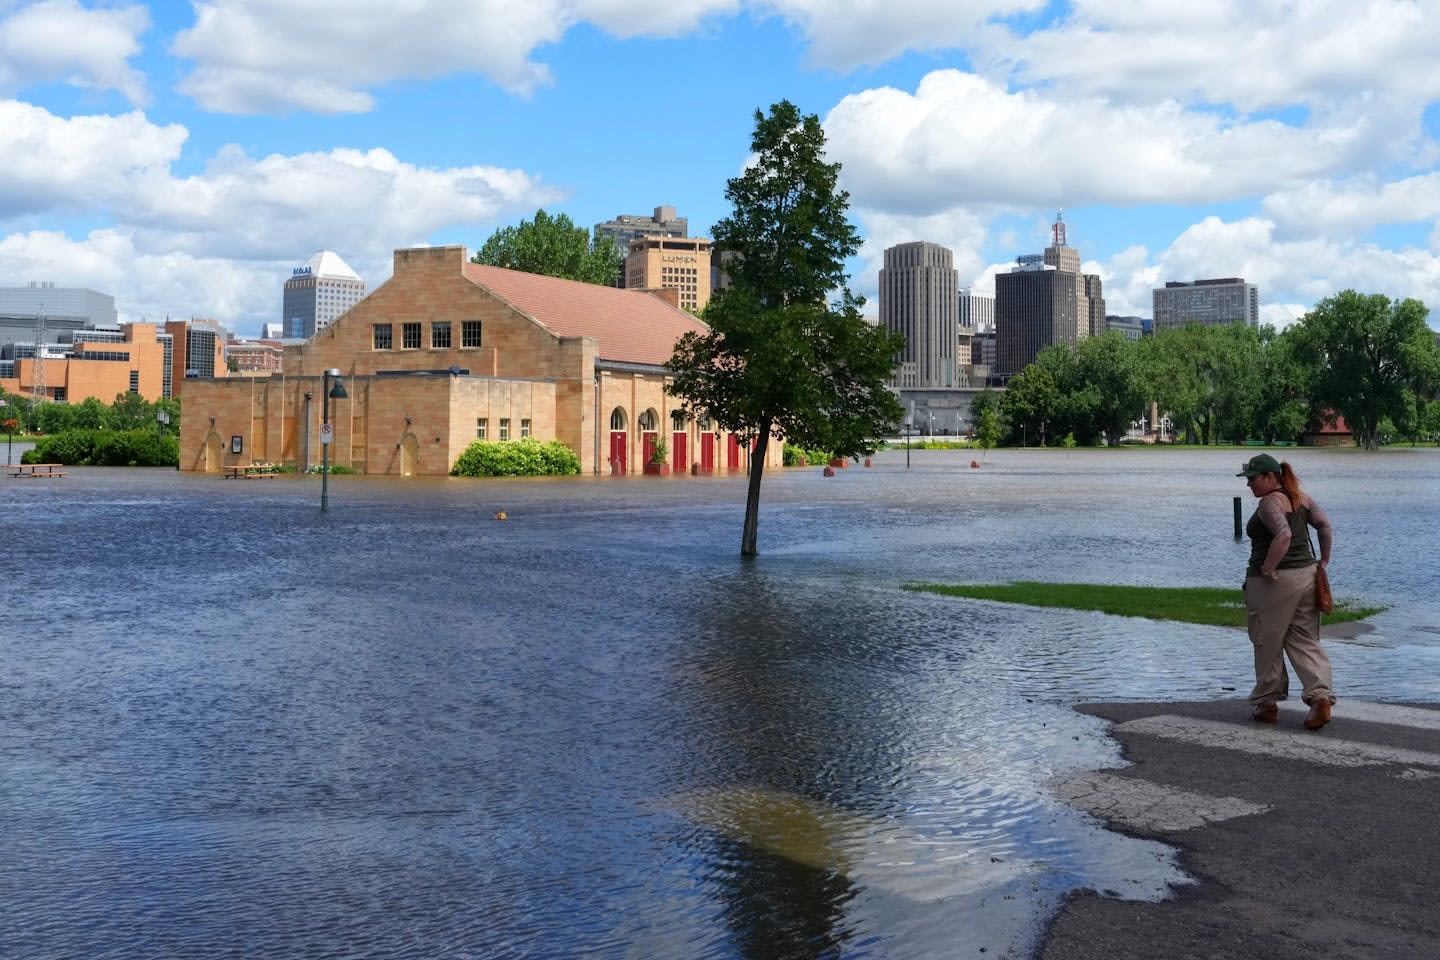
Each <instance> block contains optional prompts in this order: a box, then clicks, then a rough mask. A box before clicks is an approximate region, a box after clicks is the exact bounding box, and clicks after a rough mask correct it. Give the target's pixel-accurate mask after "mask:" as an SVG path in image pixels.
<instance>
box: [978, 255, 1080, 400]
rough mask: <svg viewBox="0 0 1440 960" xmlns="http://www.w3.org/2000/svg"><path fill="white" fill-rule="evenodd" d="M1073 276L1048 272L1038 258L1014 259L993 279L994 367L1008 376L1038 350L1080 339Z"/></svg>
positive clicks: (1026, 363)
mask: <svg viewBox="0 0 1440 960" xmlns="http://www.w3.org/2000/svg"><path fill="white" fill-rule="evenodd" d="M1076 308H1077V302H1076V299H1075V275H1074V274H1073V273H1068V272H1066V271H1063V270H1054V269H1047V268H1046V264H1045V260H1044V258H1043V257H1041V256H1039V255H1033V254H1032V255H1028V256H1023V257H1020V258H1018V261H1017V264H1016V266H1015V268H1014V269H1013V270H1011V271H1010V272H1009V273H1000V274H996V275H995V366H996V368H997V369H996V371H995V372H996V373H997V374H999V375H1000V376H1006V377H1008V376H1012V375H1014V374H1017V373H1019V372H1020V371H1021V370H1024V369H1025V368H1026V367H1027V366H1028V365H1030V364H1031V363H1033V362H1034V361H1035V358H1036V357H1037V356H1039V354H1040V351H1041V350H1042V349H1044V348H1045V347H1049V346H1053V345H1055V344H1060V343H1067V344H1072V345H1073V344H1074V343H1076V342H1077V340H1078V339H1079V329H1080V328H1079V323H1078V321H1077V319H1076Z"/></svg>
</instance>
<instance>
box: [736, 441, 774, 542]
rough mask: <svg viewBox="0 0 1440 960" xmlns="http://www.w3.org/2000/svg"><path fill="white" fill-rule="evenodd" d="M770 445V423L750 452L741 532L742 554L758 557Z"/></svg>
mask: <svg viewBox="0 0 1440 960" xmlns="http://www.w3.org/2000/svg"><path fill="white" fill-rule="evenodd" d="M769 446H770V424H768V423H767V424H765V426H764V428H763V429H762V430H761V431H760V436H759V438H758V439H757V440H756V441H755V450H754V451H753V452H752V453H751V454H750V487H749V489H748V490H747V491H746V493H745V529H744V532H742V533H741V534H740V556H742V557H758V556H759V555H760V550H759V547H758V546H757V542H758V540H759V538H760V478H761V477H762V476H764V474H765V451H766V450H767V449H768V448H769Z"/></svg>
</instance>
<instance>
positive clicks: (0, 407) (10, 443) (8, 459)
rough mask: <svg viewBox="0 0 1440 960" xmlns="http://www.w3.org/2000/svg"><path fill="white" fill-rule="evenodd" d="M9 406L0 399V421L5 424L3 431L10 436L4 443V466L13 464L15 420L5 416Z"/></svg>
mask: <svg viewBox="0 0 1440 960" xmlns="http://www.w3.org/2000/svg"><path fill="white" fill-rule="evenodd" d="M9 406H10V404H8V403H6V402H5V401H4V400H3V399H0V420H3V421H4V422H5V431H6V432H7V433H9V434H10V439H9V440H7V441H6V443H5V466H7V467H8V466H10V465H11V464H12V463H14V462H15V418H14V417H10V416H6V415H5V410H6V409H7V408H8V407H9Z"/></svg>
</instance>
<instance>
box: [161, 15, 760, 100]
mask: <svg viewBox="0 0 1440 960" xmlns="http://www.w3.org/2000/svg"><path fill="white" fill-rule="evenodd" d="M738 8H739V0H696V2H690V3H676V4H669V5H659V6H656V5H655V4H650V3H640V2H639V0H527V2H524V3H516V2H513V0H472V2H469V3H463V4H456V3H453V2H450V0H411V2H408V3H403V4H396V3H393V2H391V0H349V2H346V3H337V2H334V0H289V2H283V3H282V2H279V0H209V2H200V3H197V4H196V5H195V10H196V20H195V25H194V26H193V27H191V28H190V29H188V30H183V31H181V32H180V33H179V34H178V35H177V36H176V37H175V40H174V43H173V44H172V46H171V51H172V52H173V53H174V54H175V55H176V56H178V57H182V58H186V59H189V60H193V61H194V63H195V68H194V70H193V72H191V73H190V75H189V76H187V77H186V78H185V79H183V80H182V81H181V83H180V90H181V92H183V93H185V94H187V95H189V96H191V97H193V98H194V99H195V100H196V101H197V102H199V103H200V105H201V106H203V107H205V108H206V109H208V110H214V111H218V112H222V113H287V112H290V111H294V110H301V111H307V112H312V113H322V114H331V113H360V112H365V111H368V110H370V109H372V108H373V106H374V96H373V94H372V93H371V91H373V90H375V89H377V88H380V87H382V86H384V85H385V84H387V83H390V82H392V81H396V80H406V79H430V78H434V77H442V76H448V75H455V74H475V75H479V76H483V77H486V78H487V79H489V80H491V81H493V82H494V83H496V84H497V85H499V86H500V87H502V88H503V89H505V90H507V91H509V92H511V93H515V94H519V95H522V96H523V95H528V94H530V93H531V92H533V91H534V90H535V89H536V88H537V87H540V86H545V85H547V84H549V83H550V82H551V75H550V69H549V67H548V66H546V65H545V64H543V63H540V62H537V61H536V60H534V59H532V56H533V54H534V53H535V51H536V50H537V49H539V48H541V47H544V46H547V45H550V44H555V43H558V42H559V41H560V40H561V38H562V37H563V36H564V35H565V32H566V31H567V30H569V29H570V28H571V27H573V26H575V25H576V24H578V23H580V22H585V21H588V22H591V23H594V24H595V25H596V26H598V27H600V28H601V29H602V30H605V31H607V32H609V33H611V34H613V35H615V36H619V37H633V36H680V35H683V34H685V33H688V32H690V31H692V30H694V29H695V28H696V27H697V26H698V25H699V24H700V23H701V22H702V21H703V20H704V19H705V18H707V17H709V16H713V15H719V14H727V13H733V12H734V11H736V10H737V9H738Z"/></svg>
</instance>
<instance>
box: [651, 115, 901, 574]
mask: <svg viewBox="0 0 1440 960" xmlns="http://www.w3.org/2000/svg"><path fill="white" fill-rule="evenodd" d="M750 147H751V150H752V152H753V153H754V158H753V161H752V163H751V164H750V165H749V166H748V167H747V169H746V170H745V172H744V173H743V174H741V175H740V176H738V177H734V178H732V179H731V180H730V181H729V182H728V183H727V184H726V186H725V198H726V200H728V201H729V202H730V204H731V214H730V216H728V217H726V218H724V219H723V220H721V221H720V222H719V223H717V224H716V225H715V227H714V232H713V238H714V241H715V248H716V249H717V250H719V251H721V252H722V255H723V256H724V257H725V258H726V259H725V261H724V262H725V271H726V273H727V274H728V276H729V281H730V285H729V287H727V288H726V289H723V290H721V291H720V292H718V293H717V294H716V295H715V296H714V297H713V298H712V299H711V300H710V303H709V304H708V305H707V306H706V308H705V312H704V315H703V319H704V321H705V323H706V324H707V325H708V327H709V329H708V330H707V331H705V332H703V333H695V332H692V333H687V334H686V335H685V336H683V337H682V338H681V339H680V341H679V342H678V343H677V344H676V345H675V350H674V353H673V355H672V356H671V358H670V362H669V367H670V369H671V371H673V373H674V381H673V382H672V383H671V385H670V387H669V392H670V393H671V394H672V395H673V396H675V397H677V398H678V399H679V400H680V403H681V406H682V408H683V409H685V410H686V411H687V412H688V413H690V414H692V415H701V416H708V417H710V418H711V420H713V421H714V422H716V423H718V424H719V425H720V426H721V427H723V428H724V429H727V430H731V431H733V432H735V433H737V434H739V435H740V436H741V437H742V438H745V439H747V440H753V441H754V444H755V448H754V452H753V455H752V456H751V457H750V477H749V485H748V488H747V491H746V497H745V522H744V526H743V529H742V533H741V537H740V553H741V555H742V556H747V557H748V556H755V555H757V554H758V552H759V550H758V539H759V524H760V485H761V479H762V478H763V476H764V470H765V458H766V452H767V450H768V448H769V445H770V443H771V435H772V434H773V433H779V434H780V435H781V436H782V437H784V438H785V440H787V441H788V442H790V443H793V444H797V445H799V446H802V447H805V448H807V449H823V450H829V451H832V452H833V453H834V454H835V455H836V456H839V457H847V456H858V455H860V454H863V453H869V452H871V450H873V445H872V439H873V438H874V437H876V436H878V435H880V434H881V433H882V432H884V431H886V430H888V429H892V428H893V427H894V425H895V424H897V423H899V422H900V418H901V416H902V415H903V412H904V411H903V410H902V408H901V406H900V402H899V401H898V400H897V399H896V397H895V394H894V393H893V392H892V391H891V390H889V389H888V388H886V386H885V381H886V380H887V379H888V378H890V377H891V376H892V374H893V372H894V368H895V356H896V355H897V354H898V353H899V352H900V350H901V349H903V347H904V342H905V341H904V337H903V336H901V335H899V334H893V333H890V332H889V331H887V330H885V329H883V328H881V327H877V326H874V325H872V324H870V323H868V322H866V320H865V319H864V317H862V316H861V315H860V307H861V306H862V305H863V303H864V301H863V300H862V299H860V298H859V297H856V296H855V295H854V294H852V293H851V292H850V291H849V290H848V289H847V288H846V286H845V284H846V280H847V277H846V274H845V260H846V258H847V257H850V256H853V255H854V254H855V253H856V252H857V251H858V250H859V248H860V236H859V234H858V233H857V232H856V230H855V228H854V226H853V225H852V224H851V223H850V221H849V219H848V218H847V216H846V210H847V208H848V207H849V194H847V193H846V192H844V191H843V190H840V189H839V188H838V186H837V184H838V181H839V175H840V165H839V164H838V163H827V162H826V161H825V133H824V130H823V129H822V128H821V126H820V118H819V117H817V116H813V115H811V116H802V115H801V113H800V111H799V109H798V108H796V107H795V105H794V104H791V103H790V102H788V101H783V100H782V101H781V102H779V103H777V104H775V105H774V106H772V107H771V108H770V113H769V115H768V116H767V115H766V114H764V113H763V112H762V111H759V110H757V111H756V112H755V131H754V134H753V135H752V137H751V143H750ZM831 298H833V299H831Z"/></svg>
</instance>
